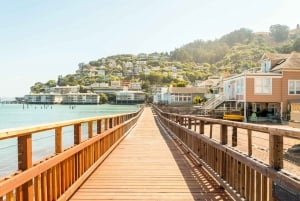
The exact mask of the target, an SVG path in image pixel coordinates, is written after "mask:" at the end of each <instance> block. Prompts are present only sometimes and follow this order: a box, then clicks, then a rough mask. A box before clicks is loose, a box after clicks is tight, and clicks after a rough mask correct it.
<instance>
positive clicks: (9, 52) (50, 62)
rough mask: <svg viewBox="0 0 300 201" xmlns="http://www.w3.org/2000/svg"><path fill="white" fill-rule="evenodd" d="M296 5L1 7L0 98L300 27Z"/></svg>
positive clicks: (130, 1) (278, 0) (186, 0)
mask: <svg viewBox="0 0 300 201" xmlns="http://www.w3.org/2000/svg"><path fill="white" fill-rule="evenodd" d="M299 6H300V1H299V0H251V1H249V0H226V1H224V0H151V1H149V0H94V1H92V0H68V1H67V0H51V1H50V0H42V1H40V0H26V1H21V0H11V1H4V0H0V62H1V63H0V65H1V68H0V69H1V77H0V97H14V96H23V95H25V94H28V93H29V91H30V86H32V85H34V83H35V82H47V81H48V80H51V79H55V80H56V79H57V77H58V75H67V74H72V73H74V72H75V71H76V70H77V68H78V63H80V62H84V63H88V62H89V61H91V60H97V59H99V58H102V57H106V56H109V55H115V54H122V53H131V54H138V53H151V52H170V51H172V50H174V49H175V48H179V47H181V46H182V45H184V44H186V43H189V42H192V41H194V40H198V39H203V40H214V39H217V38H220V37H221V36H222V35H224V34H227V33H229V32H232V31H234V30H237V29H240V28H242V27H244V28H249V29H251V30H252V31H254V32H259V31H268V30H269V27H270V26H271V25H273V24H282V25H287V26H289V27H290V28H291V29H294V28H295V27H296V25H297V24H298V23H299V24H300V13H299Z"/></svg>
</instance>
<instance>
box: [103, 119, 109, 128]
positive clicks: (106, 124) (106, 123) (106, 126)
mask: <svg viewBox="0 0 300 201" xmlns="http://www.w3.org/2000/svg"><path fill="white" fill-rule="evenodd" d="M104 121H105V122H104V123H105V125H104V130H107V129H108V119H107V118H105V119H104Z"/></svg>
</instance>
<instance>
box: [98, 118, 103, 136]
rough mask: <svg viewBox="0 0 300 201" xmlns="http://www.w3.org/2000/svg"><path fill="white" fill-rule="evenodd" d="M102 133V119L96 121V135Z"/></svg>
mask: <svg viewBox="0 0 300 201" xmlns="http://www.w3.org/2000/svg"><path fill="white" fill-rule="evenodd" d="M101 132H102V119H99V120H97V134H100V133H101Z"/></svg>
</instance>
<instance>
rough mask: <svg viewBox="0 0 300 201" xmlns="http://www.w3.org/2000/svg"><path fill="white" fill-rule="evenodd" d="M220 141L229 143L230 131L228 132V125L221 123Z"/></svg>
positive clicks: (223, 143)
mask: <svg viewBox="0 0 300 201" xmlns="http://www.w3.org/2000/svg"><path fill="white" fill-rule="evenodd" d="M220 135H221V136H220V143H221V144H222V145H225V144H227V143H228V139H227V137H228V133H227V125H221V126H220Z"/></svg>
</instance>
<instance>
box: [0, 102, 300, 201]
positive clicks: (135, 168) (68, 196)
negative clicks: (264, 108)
mask: <svg viewBox="0 0 300 201" xmlns="http://www.w3.org/2000/svg"><path fill="white" fill-rule="evenodd" d="M65 128H67V129H65ZM70 129H72V131H73V142H74V143H73V144H72V145H71V146H70V147H67V148H63V147H64V139H65V138H63V136H64V135H65V134H66V131H67V130H68V132H70ZM44 131H49V132H52V133H53V138H52V140H51V141H49V144H50V143H51V144H52V145H53V147H54V148H55V150H54V153H53V155H51V156H48V157H47V158H45V159H42V160H40V161H33V156H32V150H33V146H34V143H32V138H33V135H43V132H44ZM83 134H86V135H87V139H85V138H84V137H83V136H82V135H83ZM5 139H16V140H17V145H16V146H17V147H16V150H17V155H16V156H15V157H17V159H18V161H17V166H18V170H16V171H15V172H14V173H12V174H10V175H7V176H5V177H3V178H0V201H4V200H5V201H27V200H28V201H31V200H35V201H40V200H41V201H52V200H73V201H79V200H212V201H220V200H250V201H274V200H276V201H284V200H287V199H288V200H289V201H298V200H300V176H299V172H300V170H299V165H297V164H295V163H293V161H287V160H285V159H284V154H285V153H286V152H287V151H288V150H289V149H290V150H291V148H292V146H293V145H294V144H299V142H300V132H299V130H295V129H282V128H274V127H270V126H264V125H255V124H247V123H241V122H232V121H226V120H220V119H211V118H207V117H197V116H190V115H180V114H175V113H168V112H165V111H162V110H160V109H159V108H158V107H155V106H153V107H152V108H151V107H146V108H141V109H140V110H139V111H137V112H134V113H128V114H120V115H113V116H105V117H92V118H85V119H78V120H72V121H66V122H58V123H53V124H46V125H37V126H33V127H28V128H20V129H16V130H7V131H0V140H5ZM257 147H260V149H257ZM261 148H263V150H262V149H261ZM258 152H263V154H264V155H263V158H259V157H257V156H260V155H261V153H260V154H258ZM12 157H13V156H12ZM289 168H292V169H289ZM289 170H291V171H290V172H289ZM293 173H294V174H293ZM295 173H298V174H295Z"/></svg>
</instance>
